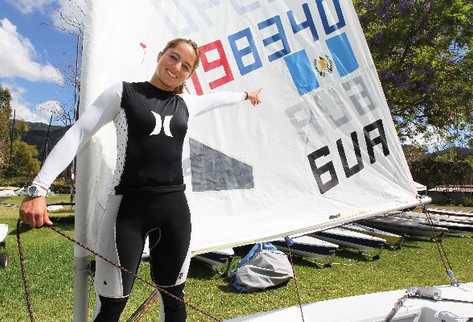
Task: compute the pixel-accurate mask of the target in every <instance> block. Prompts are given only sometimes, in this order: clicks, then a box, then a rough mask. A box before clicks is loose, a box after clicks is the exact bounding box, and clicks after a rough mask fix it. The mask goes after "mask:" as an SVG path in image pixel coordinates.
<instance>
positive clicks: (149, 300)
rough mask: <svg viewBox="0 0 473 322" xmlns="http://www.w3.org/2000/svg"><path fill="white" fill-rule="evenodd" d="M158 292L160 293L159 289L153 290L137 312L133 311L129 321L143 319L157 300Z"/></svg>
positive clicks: (133, 321)
mask: <svg viewBox="0 0 473 322" xmlns="http://www.w3.org/2000/svg"><path fill="white" fill-rule="evenodd" d="M158 294H159V293H158V291H157V290H154V291H153V292H151V294H150V295H149V296H148V297H147V298H146V300H145V301H144V302H143V303H142V304H141V305H140V306H139V307H138V308H137V309H136V311H135V312H133V314H132V315H131V316H130V318H129V319H128V320H127V322H139V321H141V320H142V319H143V318H144V316H145V313H146V311H148V309H149V308H150V306H151V304H153V303H154V302H156V299H157V297H158Z"/></svg>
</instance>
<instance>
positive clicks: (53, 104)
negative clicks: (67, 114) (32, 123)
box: [36, 101, 64, 116]
mask: <svg viewBox="0 0 473 322" xmlns="http://www.w3.org/2000/svg"><path fill="white" fill-rule="evenodd" d="M36 110H37V111H40V112H41V113H43V112H45V113H47V114H48V115H50V114H53V115H54V116H57V115H61V114H62V113H64V110H63V109H62V107H61V103H59V102H58V101H46V102H43V103H41V104H38V105H37V106H36Z"/></svg>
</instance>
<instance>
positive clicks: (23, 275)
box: [16, 219, 35, 322]
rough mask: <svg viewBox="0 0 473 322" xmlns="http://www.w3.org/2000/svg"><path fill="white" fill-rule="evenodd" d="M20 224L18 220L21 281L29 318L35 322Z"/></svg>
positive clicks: (17, 239) (17, 233) (17, 241)
mask: <svg viewBox="0 0 473 322" xmlns="http://www.w3.org/2000/svg"><path fill="white" fill-rule="evenodd" d="M20 223H21V221H20V220H19V219H18V221H17V222H16V244H17V245H18V255H19V256H20V271H21V280H22V281H23V289H24V290H25V301H26V308H27V310H28V317H29V318H30V321H31V322H34V321H35V319H34V316H33V305H32V304H31V293H30V288H29V287H28V279H27V278H26V270H25V255H24V252H23V244H22V243H21V238H20Z"/></svg>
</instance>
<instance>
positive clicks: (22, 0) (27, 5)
mask: <svg viewBox="0 0 473 322" xmlns="http://www.w3.org/2000/svg"><path fill="white" fill-rule="evenodd" d="M6 1H7V3H9V4H10V5H12V6H13V7H15V8H16V9H18V10H19V11H20V12H21V13H22V14H30V13H32V12H33V11H40V12H43V11H44V10H45V8H46V7H47V6H49V5H51V4H53V3H54V2H56V0H6Z"/></svg>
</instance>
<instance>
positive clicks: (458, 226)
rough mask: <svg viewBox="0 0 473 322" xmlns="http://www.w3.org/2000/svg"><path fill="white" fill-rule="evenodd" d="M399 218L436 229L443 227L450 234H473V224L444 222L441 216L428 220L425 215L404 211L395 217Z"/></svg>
mask: <svg viewBox="0 0 473 322" xmlns="http://www.w3.org/2000/svg"><path fill="white" fill-rule="evenodd" d="M394 216H395V217H398V218H405V219H409V220H413V221H416V222H419V223H421V224H424V225H431V226H434V227H441V228H446V229H448V233H449V234H464V233H471V232H473V222H472V223H471V224H468V223H466V222H462V223H460V222H458V221H456V222H453V221H448V220H443V219H442V217H440V216H435V215H434V216H431V217H430V219H428V218H427V217H426V216H425V215H424V214H422V213H418V212H412V211H403V212H401V213H399V214H396V215H394Z"/></svg>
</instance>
